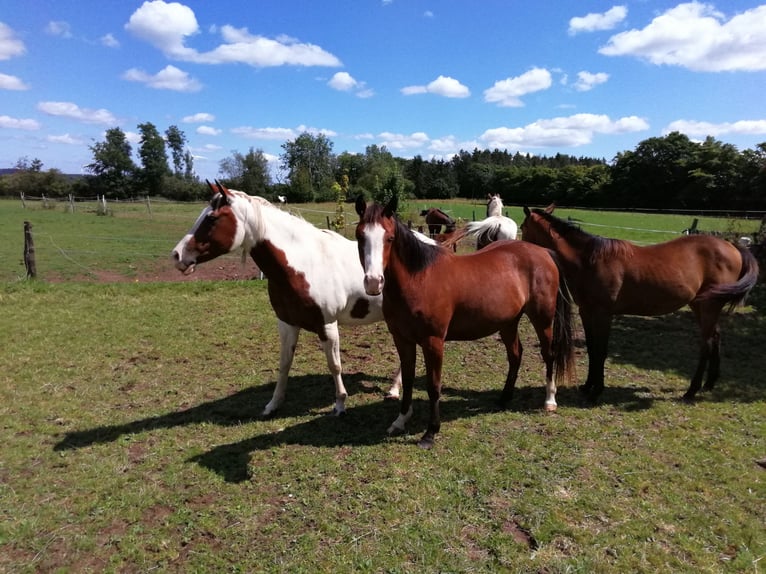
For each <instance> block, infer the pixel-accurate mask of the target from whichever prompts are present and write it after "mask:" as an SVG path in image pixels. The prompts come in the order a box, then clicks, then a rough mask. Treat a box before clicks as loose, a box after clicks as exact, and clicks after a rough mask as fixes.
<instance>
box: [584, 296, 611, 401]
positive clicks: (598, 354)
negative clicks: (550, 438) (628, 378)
mask: <svg viewBox="0 0 766 574" xmlns="http://www.w3.org/2000/svg"><path fill="white" fill-rule="evenodd" d="M580 318H581V319H582V325H583V329H584V331H585V346H586V348H587V350H588V378H587V379H586V380H585V384H584V385H583V386H582V389H581V390H582V391H583V392H584V393H585V394H587V395H588V397H589V398H590V399H591V400H596V399H597V398H598V396H599V395H600V394H601V393H602V392H603V390H604V365H605V364H606V357H607V354H608V352H609V332H610V331H611V329H612V317H611V315H607V314H606V313H603V314H601V315H600V316H599V315H597V314H596V313H594V314H590V313H583V310H582V307H581V308H580Z"/></svg>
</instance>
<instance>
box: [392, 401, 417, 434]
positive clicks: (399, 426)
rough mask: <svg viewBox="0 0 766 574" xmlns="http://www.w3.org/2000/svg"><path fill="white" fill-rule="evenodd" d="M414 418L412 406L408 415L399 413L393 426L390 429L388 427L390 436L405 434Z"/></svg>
mask: <svg viewBox="0 0 766 574" xmlns="http://www.w3.org/2000/svg"><path fill="white" fill-rule="evenodd" d="M411 417H412V406H410V409H409V410H408V411H407V413H406V414H401V413H399V416H398V417H396V420H395V421H394V422H393V423H392V424H391V426H390V427H388V434H390V435H395V434H401V433H403V432H405V430H406V429H407V422H408V421H409V420H410V418H411Z"/></svg>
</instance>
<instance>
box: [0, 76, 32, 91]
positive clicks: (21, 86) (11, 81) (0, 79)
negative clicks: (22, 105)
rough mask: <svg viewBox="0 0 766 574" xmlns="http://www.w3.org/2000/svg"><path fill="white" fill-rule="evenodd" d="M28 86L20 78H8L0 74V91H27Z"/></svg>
mask: <svg viewBox="0 0 766 574" xmlns="http://www.w3.org/2000/svg"><path fill="white" fill-rule="evenodd" d="M28 89H29V86H28V85H26V84H25V83H24V82H23V81H22V80H21V79H20V78H17V77H16V76H9V75H8V74H0V90H28Z"/></svg>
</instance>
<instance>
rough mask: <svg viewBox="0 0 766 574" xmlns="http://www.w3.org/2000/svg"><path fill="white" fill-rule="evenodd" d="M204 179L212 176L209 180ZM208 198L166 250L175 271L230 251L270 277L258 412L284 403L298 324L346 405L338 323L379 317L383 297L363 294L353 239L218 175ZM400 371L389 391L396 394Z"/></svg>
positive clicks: (338, 400)
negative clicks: (274, 334) (272, 333)
mask: <svg viewBox="0 0 766 574" xmlns="http://www.w3.org/2000/svg"><path fill="white" fill-rule="evenodd" d="M208 185H210V183H209V182H208ZM210 187H211V189H212V190H213V192H214V195H213V198H212V199H211V201H210V204H209V205H208V206H207V207H205V209H203V210H202V213H201V214H200V216H199V217H198V218H197V221H196V223H195V224H194V226H193V227H192V228H191V230H190V231H189V233H188V234H187V235H186V236H185V237H184V238H183V239H181V241H180V242H179V243H178V245H176V247H175V248H174V249H173V252H172V254H171V258H172V260H173V262H174V264H175V266H176V268H178V269H179V270H180V271H183V272H184V273H191V272H193V271H194V267H195V266H196V265H198V264H200V263H204V262H205V261H210V260H211V259H214V258H216V257H218V256H219V255H224V254H226V253H231V252H233V251H236V250H239V249H241V250H242V254H243V258H244V257H245V256H246V254H248V253H249V254H250V256H251V257H252V258H253V260H254V261H255V263H256V265H258V267H259V268H260V270H261V271H263V273H264V274H265V276H266V279H267V281H268V292H269V300H270V302H271V306H272V308H273V309H274V312H275V313H276V315H277V318H278V328H279V341H280V356H279V378H278V379H277V385H276V388H275V389H274V395H273V396H272V398H271V401H270V402H269V403H268V404H267V405H266V407H265V409H264V410H263V413H262V415H263V416H269V415H271V414H273V413H274V412H275V411H276V410H277V409H278V408H279V406H280V405H281V404H282V403H283V401H284V398H285V392H286V388H287V377H288V373H289V372H290V367H291V365H292V362H293V356H294V354H295V346H296V343H297V341H298V335H299V333H300V330H301V329H305V330H307V331H310V332H312V333H316V334H317V336H318V337H319V340H320V341H321V343H322V348H323V349H324V353H325V355H326V357H327V366H328V368H329V369H330V373H331V375H332V378H333V381H334V382H335V407H334V409H333V413H334V414H343V413H344V412H345V401H346V397H347V392H346V388H345V387H344V385H343V379H342V377H341V361H340V341H339V334H338V325H339V324H341V325H347V324H348V325H363V324H368V323H374V322H376V321H381V320H383V311H382V297H381V296H380V295H377V296H374V295H368V294H367V293H365V290H364V286H363V280H364V272H363V271H362V267H361V266H360V265H359V256H358V254H357V246H356V243H355V242H354V241H350V240H349V239H346V238H345V237H343V236H342V235H339V234H337V233H335V232H333V231H328V230H322V229H319V228H317V227H315V226H313V225H312V224H311V223H309V222H307V221H305V220H303V219H301V218H300V217H296V216H294V215H291V214H289V213H287V212H286V211H282V210H281V209H279V208H277V207H275V206H274V205H272V204H271V203H269V202H268V201H266V200H265V199H263V198H261V197H256V196H250V195H247V194H246V193H243V192H241V191H235V190H230V189H226V188H225V187H224V186H223V185H221V184H219V183H218V182H216V186H215V187H214V186H213V185H210ZM400 380H401V376H400V374H398V373H397V377H396V380H395V382H394V385H393V386H392V388H391V390H390V391H389V396H392V397H398V394H399V381H400Z"/></svg>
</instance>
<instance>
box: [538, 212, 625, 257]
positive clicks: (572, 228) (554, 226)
mask: <svg viewBox="0 0 766 574" xmlns="http://www.w3.org/2000/svg"><path fill="white" fill-rule="evenodd" d="M532 212H533V213H535V214H537V215H539V216H540V217H542V218H543V219H544V220H545V221H547V222H548V224H549V225H550V226H551V230H553V231H555V232H556V233H557V234H558V235H560V236H561V237H563V238H564V239H566V240H567V241H576V242H578V243H579V244H580V245H582V247H583V251H585V252H589V253H590V258H591V261H598V260H601V259H604V258H609V257H620V256H625V255H627V254H629V252H630V251H631V250H632V249H633V245H632V244H631V243H629V242H627V241H624V240H622V239H612V238H610V237H602V236H600V235H594V234H592V233H588V232H587V231H585V230H584V229H583V228H582V227H580V226H579V225H577V224H576V223H572V222H571V221H565V220H563V219H561V218H559V217H556V216H555V215H553V214H552V213H548V212H547V211H545V210H543V209H539V208H537V209H533V210H532Z"/></svg>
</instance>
